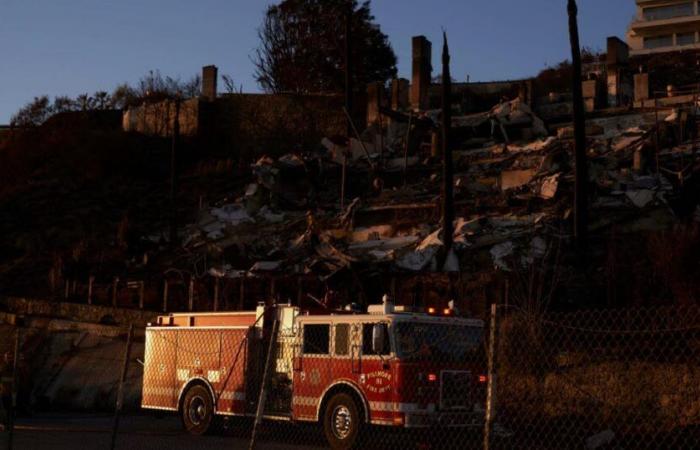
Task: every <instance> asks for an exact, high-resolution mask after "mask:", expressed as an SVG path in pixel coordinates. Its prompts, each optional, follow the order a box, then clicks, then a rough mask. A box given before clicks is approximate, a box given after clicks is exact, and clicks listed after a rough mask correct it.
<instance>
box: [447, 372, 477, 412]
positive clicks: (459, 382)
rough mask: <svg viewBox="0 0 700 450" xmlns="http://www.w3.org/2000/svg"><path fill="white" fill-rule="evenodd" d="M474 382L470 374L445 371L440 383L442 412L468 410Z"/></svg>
mask: <svg viewBox="0 0 700 450" xmlns="http://www.w3.org/2000/svg"><path fill="white" fill-rule="evenodd" d="M471 391H472V380H471V373H470V372H458V371H444V372H442V376H441V383H440V408H441V409H442V410H454V409H467V408H468V406H469V405H470V404H471Z"/></svg>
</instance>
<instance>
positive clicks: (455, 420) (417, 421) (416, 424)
mask: <svg viewBox="0 0 700 450" xmlns="http://www.w3.org/2000/svg"><path fill="white" fill-rule="evenodd" d="M483 424H484V413H483V411H460V412H425V413H423V412H408V413H406V415H405V417H404V427H406V428H428V427H446V428H468V427H480V426H482V425H483Z"/></svg>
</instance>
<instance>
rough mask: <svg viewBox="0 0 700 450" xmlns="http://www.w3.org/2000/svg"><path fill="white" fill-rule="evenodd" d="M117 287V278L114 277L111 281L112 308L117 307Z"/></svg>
mask: <svg viewBox="0 0 700 450" xmlns="http://www.w3.org/2000/svg"><path fill="white" fill-rule="evenodd" d="M118 287H119V277H114V280H113V281H112V306H113V307H114V308H116V307H117V288H118Z"/></svg>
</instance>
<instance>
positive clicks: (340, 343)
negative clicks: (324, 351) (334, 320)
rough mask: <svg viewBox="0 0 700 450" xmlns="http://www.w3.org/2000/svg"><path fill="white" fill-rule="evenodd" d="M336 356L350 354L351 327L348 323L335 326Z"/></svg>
mask: <svg viewBox="0 0 700 450" xmlns="http://www.w3.org/2000/svg"><path fill="white" fill-rule="evenodd" d="M335 354H336V355H337V356H347V355H349V354H350V325H348V324H347V323H341V324H338V325H336V326H335Z"/></svg>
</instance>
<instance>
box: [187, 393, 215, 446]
mask: <svg viewBox="0 0 700 450" xmlns="http://www.w3.org/2000/svg"><path fill="white" fill-rule="evenodd" d="M180 416H181V417H182V424H183V426H184V427H185V430H187V432H188V433H190V434H194V435H197V436H199V435H202V434H205V433H208V432H209V431H210V429H211V424H212V422H213V421H214V401H213V400H212V398H211V394H210V393H209V390H208V389H207V388H205V387H204V386H202V385H195V386H192V387H191V388H189V389H188V390H187V392H186V393H185V398H184V399H183V400H182V409H181V411H180Z"/></svg>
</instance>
